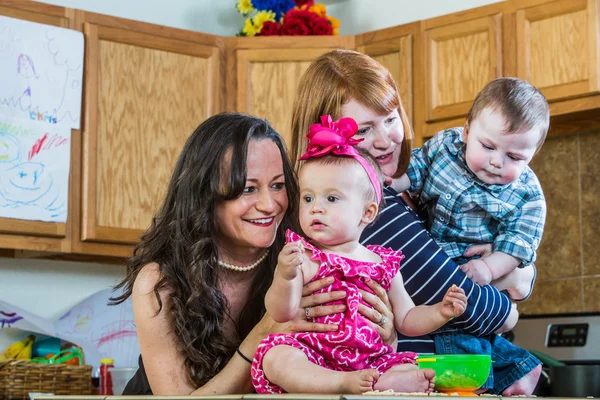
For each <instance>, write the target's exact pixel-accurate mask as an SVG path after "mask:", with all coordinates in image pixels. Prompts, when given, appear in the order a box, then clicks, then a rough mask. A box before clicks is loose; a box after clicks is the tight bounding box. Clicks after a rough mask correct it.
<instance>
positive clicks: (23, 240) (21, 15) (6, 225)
mask: <svg viewBox="0 0 600 400" xmlns="http://www.w3.org/2000/svg"><path fill="white" fill-rule="evenodd" d="M0 15H3V16H7V17H11V18H17V19H22V20H26V21H31V22H37V23H42V24H47V25H53V26H59V27H63V28H71V29H73V28H74V27H75V22H74V19H75V18H74V16H75V10H72V9H68V8H64V7H57V6H53V5H49V4H43V3H36V2H25V1H7V0H4V1H0ZM79 141H80V131H78V130H72V132H71V154H73V155H74V154H76V153H77V152H78V151H79V150H80V147H79ZM74 174H75V172H74V171H73V170H71V173H70V178H69V181H70V182H69V185H70V186H72V185H73V176H74ZM69 193H70V192H69ZM72 206H73V198H72V197H71V196H70V195H69V210H68V215H67V222H66V223H57V222H41V221H30V220H19V219H13V218H0V248H4V249H20V250H33V251H50V252H68V251H70V249H71V229H70V223H71V221H72V213H71V209H72Z"/></svg>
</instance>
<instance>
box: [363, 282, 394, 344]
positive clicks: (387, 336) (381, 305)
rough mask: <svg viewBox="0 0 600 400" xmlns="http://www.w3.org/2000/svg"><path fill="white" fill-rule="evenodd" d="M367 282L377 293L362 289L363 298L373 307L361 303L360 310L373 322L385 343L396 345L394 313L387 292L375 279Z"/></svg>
mask: <svg viewBox="0 0 600 400" xmlns="http://www.w3.org/2000/svg"><path fill="white" fill-rule="evenodd" d="M365 283H366V284H367V286H369V288H370V289H371V290H372V291H373V293H375V294H373V293H370V292H367V291H365V290H361V291H360V294H361V296H362V299H363V300H364V301H365V302H366V303H367V304H369V305H370V306H371V307H368V306H366V305H364V304H359V305H358V312H359V313H360V314H361V315H362V316H363V317H365V318H366V319H367V320H368V321H370V322H371V325H372V326H373V327H374V328H375V330H376V331H377V333H379V336H381V339H382V340H383V342H384V343H385V344H388V345H390V346H392V347H395V343H396V338H397V336H396V327H395V326H394V313H393V312H392V304H391V303H390V300H389V298H388V295H387V292H386V291H385V289H383V287H381V285H379V284H378V283H377V282H375V281H374V280H368V281H366V282H365Z"/></svg>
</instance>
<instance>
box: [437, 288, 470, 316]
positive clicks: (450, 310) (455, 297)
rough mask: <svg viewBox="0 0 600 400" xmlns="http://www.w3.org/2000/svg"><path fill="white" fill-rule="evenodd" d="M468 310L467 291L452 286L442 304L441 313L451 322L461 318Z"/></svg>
mask: <svg viewBox="0 0 600 400" xmlns="http://www.w3.org/2000/svg"><path fill="white" fill-rule="evenodd" d="M466 308H467V295H466V294H465V291H464V290H463V289H462V288H460V287H458V286H456V285H452V286H451V287H450V289H448V291H447V292H446V295H445V296H444V299H443V300H442V303H441V308H440V312H441V313H442V316H443V317H444V318H447V319H449V320H450V319H452V318H456V317H459V316H461V315H462V314H463V313H464V312H465V309H466Z"/></svg>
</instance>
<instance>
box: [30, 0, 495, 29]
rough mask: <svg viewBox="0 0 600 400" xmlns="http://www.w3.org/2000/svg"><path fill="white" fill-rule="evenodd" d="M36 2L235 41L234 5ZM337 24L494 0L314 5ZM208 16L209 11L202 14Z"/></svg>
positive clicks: (381, 22)
mask: <svg viewBox="0 0 600 400" xmlns="http://www.w3.org/2000/svg"><path fill="white" fill-rule="evenodd" d="M41 2H42V3H49V4H54V5H57V6H63V7H69V8H76V9H80V10H86V11H92V12H96V13H100V14H108V15H114V16H117V17H122V18H129V19H134V20H138V21H144V22H151V23H154V24H160V25H166V26H172V27H176V28H181V29H189V30H193V31H199V32H204V33H212V34H214V35H221V36H235V34H236V33H238V32H239V31H240V29H241V27H242V26H243V17H242V16H241V15H240V14H238V13H237V11H236V9H235V5H236V3H237V2H236V0H220V1H214V0H170V1H164V0H127V1H122V0H42V1H41ZM316 2H317V3H323V4H325V5H326V6H327V9H328V13H329V14H331V15H333V16H334V17H336V18H338V19H339V20H340V21H341V22H342V26H341V28H340V34H341V35H355V34H358V33H363V32H368V31H372V30H376V29H382V28H388V27H390V26H396V25H402V24H405V23H407V22H412V21H418V20H422V19H427V18H432V17H437V16H440V15H444V14H450V13H453V12H457V11H461V10H466V9H469V8H475V7H480V6H484V5H487V4H491V3H497V2H499V0H421V1H413V0H316ZM207 11H209V12H207Z"/></svg>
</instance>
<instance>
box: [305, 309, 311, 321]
mask: <svg viewBox="0 0 600 400" xmlns="http://www.w3.org/2000/svg"><path fill="white" fill-rule="evenodd" d="M309 312H310V307H306V308H305V309H304V315H306V319H307V320H308V319H309V318H310V315H308V313H309Z"/></svg>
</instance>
